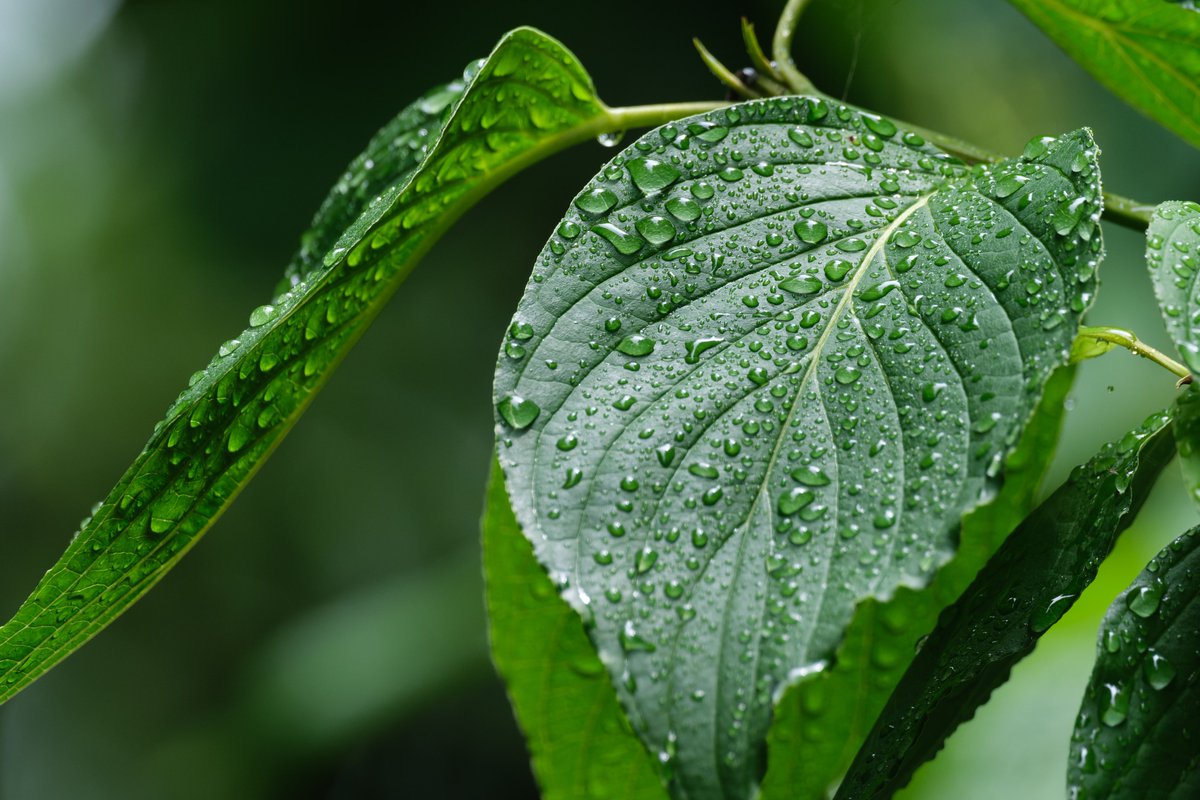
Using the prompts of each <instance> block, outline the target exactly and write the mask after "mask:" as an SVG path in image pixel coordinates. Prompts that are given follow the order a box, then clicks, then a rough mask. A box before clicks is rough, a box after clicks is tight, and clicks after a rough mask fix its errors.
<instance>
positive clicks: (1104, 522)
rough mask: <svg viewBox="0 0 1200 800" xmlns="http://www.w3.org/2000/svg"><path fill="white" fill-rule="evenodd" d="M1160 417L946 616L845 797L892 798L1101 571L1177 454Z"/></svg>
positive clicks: (1128, 439) (1121, 446)
mask: <svg viewBox="0 0 1200 800" xmlns="http://www.w3.org/2000/svg"><path fill="white" fill-rule="evenodd" d="M1169 427H1170V416H1169V415H1168V414H1166V413H1161V414H1156V415H1154V416H1152V417H1150V418H1149V419H1147V420H1146V421H1145V422H1144V423H1143V424H1142V425H1141V426H1140V427H1138V428H1136V429H1135V430H1133V431H1131V432H1130V433H1128V434H1126V435H1125V436H1124V437H1123V438H1122V439H1121V440H1120V441H1119V442H1115V443H1112V444H1109V445H1106V446H1105V447H1104V448H1102V449H1101V451H1100V452H1099V453H1098V454H1097V455H1096V456H1094V457H1093V458H1092V459H1091V460H1090V461H1088V463H1087V464H1084V465H1082V466H1080V467H1076V469H1075V471H1074V472H1073V473H1072V474H1071V477H1070V478H1069V479H1068V480H1067V482H1066V483H1065V484H1063V485H1062V486H1061V487H1059V489H1058V490H1056V491H1055V492H1054V494H1052V495H1051V496H1050V497H1049V498H1048V499H1047V500H1046V501H1045V502H1044V503H1042V504H1041V505H1040V506H1038V508H1037V509H1036V510H1035V511H1034V512H1033V514H1031V515H1030V516H1029V517H1028V518H1026V519H1025V521H1024V522H1022V523H1021V525H1020V526H1019V527H1018V528H1017V529H1016V530H1015V531H1013V533H1012V535H1011V536H1009V537H1008V539H1007V540H1005V542H1004V544H1003V545H1002V546H1001V547H1000V549H999V551H998V552H997V553H996V555H995V556H994V557H993V558H992V559H991V560H990V561H988V563H987V564H986V565H985V566H984V568H983V569H982V570H980V572H979V574H978V575H977V576H976V578H975V580H974V581H972V582H971V585H970V586H969V587H967V590H966V591H965V592H964V593H963V595H962V597H960V598H959V599H958V600H957V601H956V602H955V603H954V605H952V606H950V607H949V608H948V609H946V611H945V612H944V613H943V614H942V615H941V617H940V618H939V619H938V624H937V627H936V628H934V630H933V632H932V633H931V634H930V635H929V637H928V638H927V639H926V640H925V641H924V642H923V643H922V645H921V649H920V652H918V653H917V655H916V657H915V658H914V659H913V662H912V664H911V665H910V666H909V668H908V671H907V672H905V674H904V677H903V678H902V679H901V681H900V684H899V685H898V686H897V687H896V690H895V692H894V693H893V694H892V698H891V699H890V700H889V701H888V703H887V705H886V706H885V707H884V709H883V711H882V712H881V713H880V715H879V718H878V719H877V720H876V722H875V725H874V727H873V728H872V729H871V733H870V735H868V736H867V741H866V743H865V744H864V745H863V746H862V748H861V749H860V750H859V751H858V755H857V756H856V757H855V759H854V763H853V764H852V765H851V767H850V771H849V772H848V773H847V775H846V778H845V780H844V781H843V782H842V785H841V788H840V789H839V790H838V793H837V800H868V798H870V799H871V800H874V798H887V797H891V796H892V795H893V794H894V793H895V792H896V791H898V790H899V789H900V788H901V787H903V786H904V785H905V784H907V783H908V781H909V779H911V778H912V775H913V772H915V771H916V769H917V767H919V766H920V765H921V764H922V763H924V762H925V761H927V760H929V759H931V758H933V756H934V755H935V754H936V753H937V751H938V750H940V749H941V747H942V744H943V742H945V740H946V738H947V737H948V736H949V735H950V734H951V733H953V732H954V730H955V729H956V728H957V727H958V726H959V725H961V724H962V723H963V722H966V721H967V720H969V719H970V718H971V717H972V716H974V714H975V710H976V709H977V708H978V707H979V706H981V705H983V704H984V703H986V702H987V700H988V698H989V697H990V696H991V694H992V692H993V691H994V690H995V689H996V687H998V686H1000V685H1001V684H1002V683H1004V681H1006V680H1008V675H1009V672H1010V671H1011V670H1012V667H1013V665H1014V664H1016V663H1017V662H1018V661H1020V660H1021V659H1022V658H1024V657H1025V656H1027V655H1028V654H1029V653H1031V652H1032V651H1033V648H1034V646H1035V645H1036V644H1037V640H1038V639H1039V638H1041V636H1042V634H1043V633H1045V632H1046V631H1047V630H1048V629H1049V628H1050V627H1051V626H1052V625H1053V624H1054V623H1055V622H1057V621H1058V620H1059V618H1061V617H1062V615H1063V614H1065V613H1066V612H1067V610H1068V609H1069V608H1070V607H1071V606H1072V605H1073V604H1074V603H1075V600H1076V598H1078V597H1079V594H1080V593H1081V592H1082V591H1083V590H1084V589H1086V588H1087V587H1088V585H1089V584H1090V583H1091V582H1092V580H1093V579H1094V578H1095V577H1096V570H1097V569H1098V568H1099V567H1100V563H1101V562H1102V561H1103V560H1104V559H1105V558H1106V557H1107V556H1108V554H1109V552H1111V551H1112V547H1113V545H1114V544H1115V543H1116V540H1117V536H1118V535H1119V534H1120V533H1121V531H1123V530H1124V529H1125V528H1126V527H1128V526H1129V524H1130V523H1131V522H1132V521H1133V518H1134V516H1135V515H1136V514H1137V510H1138V509H1139V508H1140V507H1141V504H1142V503H1143V502H1145V500H1146V496H1147V495H1148V494H1149V491H1150V487H1151V485H1152V484H1153V483H1154V481H1155V479H1156V478H1157V477H1158V475H1159V473H1160V472H1161V471H1162V469H1163V467H1164V466H1166V464H1167V462H1168V461H1170V460H1171V458H1172V457H1173V456H1174V454H1175V448H1174V442H1173V440H1172V438H1171V433H1170V431H1169V430H1168V428H1169Z"/></svg>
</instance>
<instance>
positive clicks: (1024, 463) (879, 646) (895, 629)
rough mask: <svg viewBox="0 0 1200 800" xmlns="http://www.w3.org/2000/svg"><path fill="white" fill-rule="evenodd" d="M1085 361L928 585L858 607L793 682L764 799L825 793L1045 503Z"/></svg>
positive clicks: (1061, 374) (1053, 390)
mask: <svg viewBox="0 0 1200 800" xmlns="http://www.w3.org/2000/svg"><path fill="white" fill-rule="evenodd" d="M1074 377H1075V366H1074V365H1070V366H1066V367H1061V368H1060V369H1058V370H1056V371H1055V373H1054V374H1053V375H1052V376H1051V377H1050V380H1049V381H1047V383H1046V389H1045V392H1044V393H1043V394H1042V399H1041V400H1040V401H1039V403H1038V407H1037V410H1036V411H1035V412H1034V416H1033V418H1032V420H1031V421H1030V423H1029V424H1028V425H1027V426H1026V427H1025V431H1024V432H1023V433H1022V435H1021V441H1020V442H1019V443H1018V444H1017V448H1016V449H1015V450H1014V451H1013V452H1012V454H1011V455H1010V456H1009V458H1008V461H1007V462H1006V464H1005V469H1004V485H1003V487H1002V488H1001V490H1000V492H999V494H997V495H996V497H995V498H993V499H992V501H991V502H989V503H988V504H987V505H985V506H980V507H979V508H976V509H975V510H974V511H972V512H971V513H970V514H968V515H967V516H966V517H965V518H964V519H963V524H962V533H961V536H960V541H959V547H958V551H957V552H956V553H955V555H954V558H953V559H951V560H950V561H948V562H947V563H946V564H945V565H944V566H943V567H942V568H941V569H940V570H938V572H937V575H935V576H934V579H933V580H932V581H931V582H930V584H929V585H928V586H926V587H925V588H924V589H913V588H910V587H907V586H901V587H899V588H898V589H897V590H896V592H895V594H894V595H893V596H892V597H891V599H889V600H887V601H879V600H876V599H874V598H870V599H867V600H864V601H862V602H861V603H860V604H859V605H858V607H857V608H856V609H855V613H854V618H853V620H852V621H851V623H850V625H849V626H848V627H847V629H846V635H845V638H844V639H843V641H842V643H841V645H840V646H839V647H838V650H837V654H836V656H835V657H834V659H833V660H832V661H831V663H830V665H829V666H828V667H826V668H825V669H823V670H821V671H819V672H817V673H815V674H813V675H809V676H806V677H805V678H803V679H801V680H800V681H797V682H795V683H793V684H792V685H790V686H789V687H788V688H787V690H786V691H785V692H784V693H783V695H782V697H781V698H780V699H779V701H778V702H777V703H776V705H775V716H774V718H773V719H772V720H771V727H770V729H769V730H768V732H767V749H768V760H767V774H766V776H765V777H764V778H763V784H762V794H761V798H762V800H782V799H783V798H789V799H790V800H825V798H827V797H828V796H829V793H830V790H831V789H832V788H836V785H837V782H838V781H839V780H840V779H841V777H842V775H844V774H845V772H846V770H847V768H848V767H849V766H850V763H851V761H852V760H853V759H854V754H855V753H856V752H857V750H858V748H859V747H861V746H862V743H863V740H864V739H865V738H866V736H867V733H869V732H870V729H871V725H872V724H873V723H874V722H875V719H876V718H877V717H878V716H879V712H880V711H881V710H882V709H883V706H884V704H885V703H887V700H888V698H889V697H890V696H891V694H892V691H893V690H894V689H895V688H896V684H897V683H898V682H899V681H900V679H901V677H903V675H904V671H905V670H906V669H907V668H908V665H909V664H910V663H911V662H912V659H913V657H914V656H915V654H916V645H917V643H918V642H919V641H920V640H921V639H922V638H923V637H924V636H925V635H927V634H928V633H929V632H930V630H932V628H933V626H934V625H935V624H936V623H937V618H938V614H939V613H940V612H941V610H942V609H944V608H945V607H946V606H948V605H950V604H951V603H953V602H954V600H955V599H957V598H958V596H959V595H961V594H962V592H963V590H964V589H966V587H967V585H968V584H969V583H970V582H971V579H972V578H974V577H975V575H976V573H978V572H979V570H980V568H981V567H982V566H983V565H984V563H985V562H986V561H987V560H988V558H989V557H991V555H992V554H993V553H995V551H996V549H997V548H998V547H999V546H1000V545H1001V544H1002V543H1003V542H1004V539H1005V538H1007V536H1008V535H1009V533H1011V532H1012V530H1013V529H1014V528H1016V526H1017V525H1018V524H1020V522H1021V520H1023V519H1024V518H1025V517H1026V516H1028V515H1029V513H1030V512H1031V511H1032V510H1033V508H1034V506H1035V505H1036V496H1037V492H1038V487H1039V486H1040V485H1041V482H1042V478H1043V476H1044V475H1045V472H1046V469H1047V468H1048V467H1049V465H1050V462H1051V460H1052V459H1053V457H1054V453H1055V450H1056V446H1057V444H1058V437H1059V432H1060V430H1061V428H1062V421H1063V416H1064V412H1065V401H1066V397H1067V393H1068V392H1069V391H1070V389H1071V385H1072V382H1073V380H1074Z"/></svg>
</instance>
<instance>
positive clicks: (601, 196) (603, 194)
mask: <svg viewBox="0 0 1200 800" xmlns="http://www.w3.org/2000/svg"><path fill="white" fill-rule="evenodd" d="M616 204H617V196H616V195H615V194H613V193H612V192H611V191H609V190H608V189H605V188H604V187H603V186H597V187H596V188H595V189H591V190H589V191H587V192H584V193H583V194H581V195H580V196H579V197H578V198H576V199H575V205H576V206H578V207H579V209H580V210H581V211H585V212H587V213H588V214H594V215H597V216H598V215H600V214H603V213H604V212H606V211H608V210H609V209H610V208H612V207H613V206H615V205H616Z"/></svg>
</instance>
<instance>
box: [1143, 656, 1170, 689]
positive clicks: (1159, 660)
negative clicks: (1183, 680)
mask: <svg viewBox="0 0 1200 800" xmlns="http://www.w3.org/2000/svg"><path fill="white" fill-rule="evenodd" d="M1142 668H1143V670H1144V671H1145V673H1146V682H1147V683H1149V684H1150V686H1151V688H1153V689H1154V690H1155V691H1161V690H1162V689H1165V688H1167V686H1168V685H1169V684H1170V683H1171V681H1173V680H1174V679H1175V667H1174V666H1172V664H1171V662H1170V661H1167V657H1166V656H1164V655H1161V654H1159V653H1157V652H1155V651H1154V650H1150V651H1148V652H1147V653H1146V658H1145V660H1144V661H1143V662H1142Z"/></svg>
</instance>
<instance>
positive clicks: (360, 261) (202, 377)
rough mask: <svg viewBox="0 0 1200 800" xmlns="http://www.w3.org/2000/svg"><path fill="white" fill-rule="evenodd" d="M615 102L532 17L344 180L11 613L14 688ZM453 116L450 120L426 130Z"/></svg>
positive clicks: (147, 580) (83, 631)
mask: <svg viewBox="0 0 1200 800" xmlns="http://www.w3.org/2000/svg"><path fill="white" fill-rule="evenodd" d="M463 87H465V88H463ZM460 95H461V97H460ZM455 97H460V99H459V100H458V102H457V103H456V104H453V103H454V99H455ZM447 104H453V106H452V110H450V111H449V112H447V111H446V109H447V108H450V106H449V105H447ZM604 114H605V110H604V108H603V107H602V106H601V105H600V103H599V101H598V100H597V99H596V98H595V95H594V93H593V91H592V85H591V81H590V80H589V78H588V77H587V75H586V74H585V73H584V71H583V69H582V68H581V67H580V65H579V63H578V62H577V61H576V60H575V58H574V57H573V56H572V55H571V54H570V53H568V52H567V51H566V50H565V49H563V47H562V46H561V45H559V44H558V43H557V42H555V41H554V40H552V39H549V38H548V37H546V36H544V35H543V34H541V33H538V32H536V31H533V30H530V29H520V30H517V31H514V32H512V33H510V34H508V35H507V36H505V38H504V39H503V40H502V41H501V42H500V44H499V45H498V46H497V48H496V50H495V51H494V52H493V53H492V54H491V56H489V57H488V59H487V60H486V62H483V63H480V64H475V65H472V67H471V68H470V69H469V70H468V75H467V77H466V78H464V82H463V84H462V85H461V86H453V85H452V86H451V87H449V88H446V89H442V90H439V91H438V92H437V93H435V95H433V96H431V97H426V98H425V99H424V100H422V101H419V102H418V103H417V105H416V106H415V107H413V108H411V109H409V110H407V111H405V112H404V113H403V114H401V116H400V118H399V119H398V120H397V121H396V122H395V123H393V125H392V126H389V129H387V130H386V131H385V133H384V134H383V138H381V139H378V140H376V141H375V142H373V143H372V145H371V148H369V150H368V155H367V157H366V159H360V161H358V162H356V163H355V164H354V165H352V167H351V171H350V173H348V176H347V177H346V178H344V179H343V181H342V182H341V183H339V184H338V186H337V187H335V189H334V192H333V195H332V196H331V198H330V199H329V200H328V201H326V204H325V206H323V207H322V211H321V213H320V214H319V215H318V218H317V221H316V224H315V227H314V232H313V233H312V234H311V235H310V236H309V237H308V238H307V239H306V242H305V246H304V247H303V248H302V250H301V253H300V255H299V256H298V257H297V260H296V262H295V263H294V264H293V265H292V267H291V268H289V273H288V275H289V279H288V281H287V287H286V290H285V291H284V292H283V293H282V294H281V295H280V296H278V297H277V298H276V299H275V300H274V301H273V302H272V303H271V304H269V305H265V306H261V307H260V308H258V309H255V311H254V312H253V313H252V314H251V315H250V327H249V328H248V329H247V330H246V331H245V332H244V333H242V334H241V335H240V336H238V337H237V338H236V339H233V340H231V341H229V342H227V343H226V344H225V345H222V347H221V350H220V353H219V354H218V355H217V356H216V357H215V358H214V359H213V361H212V362H211V363H210V364H209V365H208V366H207V367H206V368H205V369H203V370H201V371H200V372H197V373H196V374H195V375H193V376H192V380H191V381H190V386H189V388H188V389H186V390H185V391H184V392H183V394H181V395H180V396H179V399H178V400H177V401H176V402H175V404H174V405H173V406H172V407H171V408H170V410H169V411H168V412H167V416H166V418H165V419H164V420H163V421H162V422H161V423H159V425H158V426H157V427H156V429H155V433H154V435H153V436H152V437H151V439H150V441H149V443H148V444H147V445H146V447H145V449H144V450H143V451H142V453H141V455H139V456H138V458H137V460H136V461H134V463H133V466H131V467H130V468H129V470H128V471H127V472H126V473H125V475H124V477H122V478H121V480H120V482H119V483H118V484H117V486H116V487H115V488H114V489H113V491H112V493H111V494H110V495H109V496H108V497H107V498H106V499H105V500H104V501H103V502H102V503H101V504H100V505H98V506H97V508H96V510H95V513H94V514H93V516H92V517H91V519H89V520H88V521H87V522H86V523H85V524H84V526H83V528H82V530H81V532H80V533H79V534H78V535H77V536H76V538H75V539H74V540H73V541H72V543H71V545H70V546H69V548H68V549H67V551H66V553H65V554H64V555H63V557H62V559H61V560H60V561H59V562H58V563H57V564H55V565H54V567H52V568H51V569H50V571H49V572H48V573H47V574H46V576H45V577H44V578H43V579H42V580H41V582H40V583H39V584H38V586H37V588H36V589H35V590H34V592H33V594H32V595H31V596H30V597H29V599H28V600H27V601H26V602H25V603H24V604H23V605H22V606H21V608H20V609H19V610H18V611H17V613H16V615H15V616H14V617H13V619H12V620H11V621H9V622H8V623H6V624H5V625H4V626H3V627H2V628H0V687H2V688H0V701H2V700H4V699H7V698H9V697H11V696H12V695H13V694H15V693H16V692H17V691H19V690H20V689H21V688H23V687H24V686H26V685H28V684H29V683H30V682H32V681H33V680H34V679H36V678H37V677H38V676H39V675H41V674H42V673H44V672H45V671H46V670H47V669H49V668H50V667H51V666H53V665H54V664H55V663H57V662H58V661H59V660H61V659H62V658H63V657H64V656H66V655H67V654H69V653H70V652H71V651H73V650H74V649H75V648H77V647H79V645H81V644H82V643H83V642H85V641H86V640H87V639H89V638H90V637H91V636H93V635H95V634H96V633H97V632H98V631H99V630H100V629H102V628H103V627H104V626H105V625H107V624H108V623H109V622H111V621H112V620H113V619H114V618H115V617H116V616H117V615H118V614H120V613H121V611H123V610H124V609H125V608H127V607H128V606H129V605H130V604H131V603H133V602H134V601H135V600H137V599H138V598H139V597H140V596H141V595H143V594H144V593H145V592H146V591H147V590H149V589H150V587H151V586H153V585H154V584H155V583H156V582H157V581H158V580H159V579H160V578H161V577H162V576H163V575H164V574H165V573H166V572H167V570H169V569H170V568H171V567H172V566H173V565H174V564H175V562H177V561H178V560H179V559H180V558H181V557H182V556H183V554H184V553H185V552H186V551H187V550H188V548H190V547H191V546H192V545H193V544H194V543H195V542H196V540H197V538H198V537H199V536H200V535H201V534H202V533H203V532H204V531H205V530H206V529H207V528H208V526H209V525H211V524H212V522H213V521H214V520H215V519H216V518H217V516H219V515H220V513H221V512H222V511H223V510H224V509H225V508H226V506H228V504H229V503H230V502H231V501H232V500H233V498H234V497H235V496H236V495H237V493H238V492H239V491H240V490H241V488H242V487H243V486H244V485H245V483H246V482H247V481H248V480H249V479H250V478H251V477H252V476H253V474H254V472H255V471H256V470H257V469H258V467H259V466H261V464H262V463H263V461H264V460H265V459H266V457H267V456H268V455H269V454H270V453H271V451H272V450H273V449H274V448H275V446H276V445H277V444H278V443H279V441H280V440H281V438H282V436H283V434H284V433H285V432H286V431H287V430H288V429H289V428H290V427H291V425H292V424H293V423H294V422H295V420H296V419H297V418H298V417H299V415H300V414H301V413H302V412H303V410H304V409H305V408H306V407H307V404H308V403H309V401H310V400H311V399H312V397H313V395H314V394H315V392H316V391H317V390H318V389H319V388H320V387H321V385H322V384H323V382H324V380H325V379H326V378H327V377H328V375H329V373H330V371H331V370H332V369H333V367H334V366H336V364H337V363H338V362H339V361H340V359H341V358H342V356H343V355H344V354H345V352H346V351H347V350H348V349H349V347H350V346H351V345H352V344H353V343H354V342H355V341H357V339H358V337H359V336H360V335H361V334H362V332H363V331H364V330H365V329H366V327H367V324H368V323H369V322H370V321H371V320H372V319H373V318H374V316H375V315H376V313H378V311H379V309H380V308H381V307H382V305H383V303H384V302H385V301H386V300H387V298H388V297H389V296H390V295H391V293H392V292H393V291H394V290H395V288H396V287H397V286H398V285H399V284H400V282H401V281H403V279H404V278H405V277H406V276H407V275H408V273H409V272H410V271H411V270H412V268H413V266H414V265H415V264H416V262H417V260H418V259H419V258H420V256H421V255H423V254H424V253H425V251H426V250H427V249H428V248H429V247H430V246H431V245H432V244H433V242H434V241H435V240H436V239H437V238H438V236H440V234H442V233H443V232H444V231H445V230H446V228H447V227H448V226H449V225H450V224H451V223H452V222H453V221H454V220H455V219H457V218H458V216H459V215H461V214H462V212H463V211H464V210H465V209H466V208H468V207H469V206H470V205H471V204H473V203H474V202H475V201H476V200H477V199H478V198H479V197H480V196H482V195H483V194H485V193H486V192H487V191H488V190H489V189H491V188H492V187H494V186H495V185H496V184H498V183H499V182H501V181H502V180H504V179H505V178H506V177H508V176H509V175H511V174H512V173H513V172H514V171H515V170H516V169H518V168H519V167H520V166H523V165H525V164H528V163H531V162H532V161H535V160H537V159H538V158H540V157H541V156H543V155H546V154H548V153H550V152H553V151H555V150H557V149H561V148H562V147H564V146H566V145H568V144H571V143H573V142H576V141H580V140H582V139H585V138H588V137H590V136H594V135H595V130H594V129H595V127H596V125H595V121H596V120H598V119H601V118H603V117H604ZM440 119H444V120H445V124H444V127H441V128H438V127H434V126H432V124H431V127H430V128H429V132H428V134H422V133H421V132H420V131H419V130H416V129H418V128H420V127H421V126H422V125H423V124H425V123H426V122H428V123H434V122H436V121H437V120H440ZM393 134H394V135H393ZM392 143H395V145H396V147H398V148H400V149H401V150H406V149H408V150H413V151H414V152H413V153H412V154H403V153H402V154H397V155H395V156H394V157H393V156H388V155H384V162H385V163H386V164H387V167H386V169H388V170H391V169H394V170H396V171H397V172H396V174H394V175H393V174H391V173H390V172H389V173H386V174H385V173H384V172H379V173H376V172H374V171H373V169H372V168H371V167H370V166H368V164H367V161H368V160H371V158H372V156H371V154H372V153H377V152H381V151H385V150H387V148H389V147H391V144H392ZM425 151H427V152H425ZM421 155H423V158H422V159H421V160H420V166H419V168H417V169H415V170H413V166H414V165H415V164H416V162H417V159H418V156H421ZM375 191H380V192H381V194H380V195H379V196H378V197H375V196H374V194H373V192H375ZM360 211H361V215H360V214H359V212H360ZM351 219H353V220H354V221H353V222H352V223H351V224H350V226H349V228H347V229H346V230H345V231H344V232H341V234H340V238H336V240H335V236H336V235H337V232H338V229H339V227H340V226H341V225H342V224H343V223H344V222H345V221H346V220H351ZM330 246H331V249H329V250H328V252H323V250H324V249H325V248H326V247H330Z"/></svg>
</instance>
